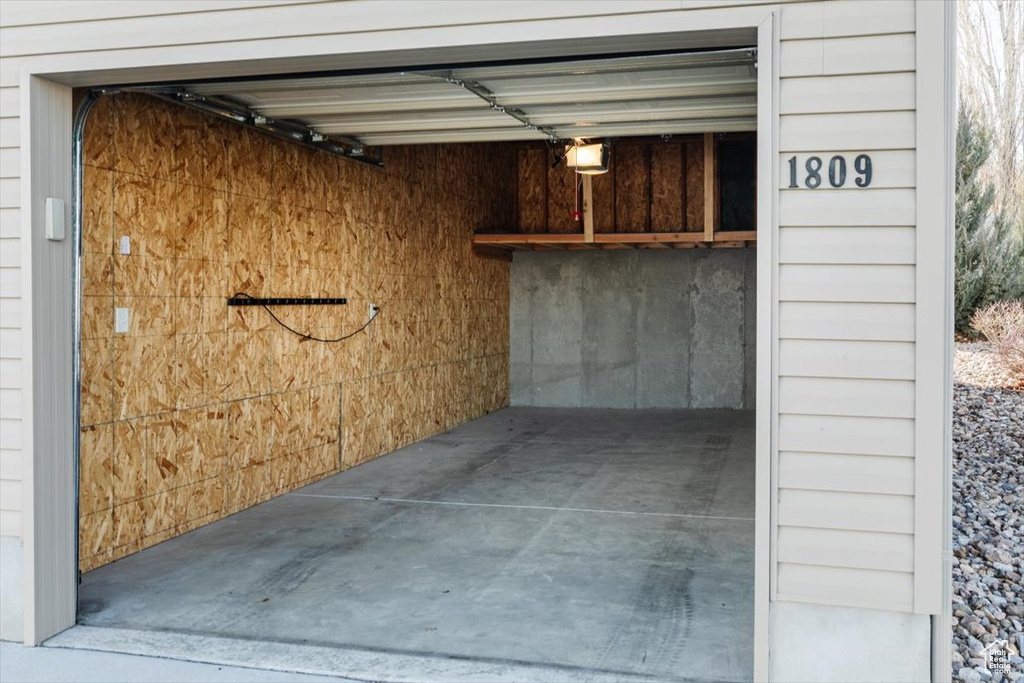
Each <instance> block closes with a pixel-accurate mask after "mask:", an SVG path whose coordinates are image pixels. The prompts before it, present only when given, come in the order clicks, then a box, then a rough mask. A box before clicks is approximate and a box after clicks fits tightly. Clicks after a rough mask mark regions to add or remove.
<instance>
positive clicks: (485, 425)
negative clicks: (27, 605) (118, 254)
mask: <svg viewBox="0 0 1024 683" xmlns="http://www.w3.org/2000/svg"><path fill="white" fill-rule="evenodd" d="M753 515H754V420H753V414H752V413H750V412H740V411H725V410H721V411H719V410H650V411H646V410H621V411H609V410H573V409H540V408H510V409H505V410H502V411H499V412H497V413H494V414H492V415H489V416H487V417H484V418H482V419H479V420H475V421H473V422H470V423H467V424H465V425H462V426H460V427H458V428H456V429H453V430H451V431H449V432H446V433H444V434H440V435H438V436H436V437H433V438H430V439H427V440H426V441H423V442H420V443H418V444H415V445H413V446H409V447H407V448H404V449H402V450H399V451H397V452H395V453H393V454H391V455H388V456H386V457H383V458H380V459H377V460H375V461H373V462H370V463H367V464H365V465H362V466H360V467H357V468H355V469H353V470H350V471H348V472H344V473H342V474H339V475H336V476H334V477H331V478H329V479H325V480H323V481H320V482H318V483H316V484H313V485H311V486H308V487H306V488H303V489H301V490H299V491H296V492H294V493H291V494H288V495H285V496H282V497H280V498H277V499H274V500H272V501H268V502H267V503H264V504H262V505H259V506H257V507H255V508H252V509H249V510H247V511H244V512H242V513H239V514H237V515H234V516H232V517H230V518H228V519H225V520H222V521H220V522H217V523H214V524H211V525H209V526H207V527H204V528H202V529H199V530H197V531H194V532H192V533H190V534H187V535H185V536H182V537H179V538H176V539H174V540H171V541H168V542H166V543H163V544H161V545H158V546H155V547H153V548H150V549H148V550H145V551H142V552H140V553H138V554H136V555H133V556H130V557H127V558H124V559H122V560H120V561H118V562H115V563H114V564H111V565H107V566H105V567H102V568H100V569H97V570H95V571H93V572H90V573H89V574H87V575H86V576H85V577H84V580H83V582H82V585H81V587H80V615H79V621H80V623H81V624H83V625H86V626H87V627H104V628H102V629H91V628H82V627H79V628H76V629H72V630H71V631H69V632H67V633H66V634H65V635H63V636H59V637H58V638H57V639H55V641H52V642H51V644H55V645H63V646H70V647H91V648H93V649H114V650H117V649H122V650H123V651H131V652H133V653H135V654H145V653H146V652H145V651H146V649H147V648H151V649H158V650H161V651H163V652H164V654H166V655H168V656H180V657H184V658H190V659H196V660H199V661H214V662H221V663H226V664H238V663H240V662H241V663H244V664H246V665H248V666H266V667H267V668H278V669H284V670H293V671H305V672H308V673H332V674H334V675H340V676H352V677H355V678H359V677H362V676H369V677H372V678H374V679H376V680H431V679H433V680H524V679H525V680H573V681H575V680H643V679H648V680H651V679H654V680H686V679H699V680H748V679H749V678H750V677H751V673H752V651H751V638H752V633H753V575H754V565H753V554H754V533H753V532H754V523H753ZM108 629H117V630H108ZM118 643H121V644H122V645H121V646H120V647H119V646H118V645H117V644H118ZM183 643H184V645H183ZM274 643H276V645H275V644H274ZM233 648H234V649H235V650H239V649H240V650H241V651H240V652H238V651H235V652H233V653H232V651H233ZM303 648H306V649H303ZM339 648H340V649H339ZM218 653H219V654H218ZM225 653H227V654H225ZM150 654H152V653H150ZM293 660H294V661H293Z"/></svg>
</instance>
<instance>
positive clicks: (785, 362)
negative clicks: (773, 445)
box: [773, 2, 916, 610]
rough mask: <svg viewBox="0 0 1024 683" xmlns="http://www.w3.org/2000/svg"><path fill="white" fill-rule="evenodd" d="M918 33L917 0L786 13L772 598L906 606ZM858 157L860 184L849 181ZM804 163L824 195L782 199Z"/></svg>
mask: <svg viewBox="0 0 1024 683" xmlns="http://www.w3.org/2000/svg"><path fill="white" fill-rule="evenodd" d="M913 30H914V5H913V3H912V2H871V3H856V6H855V7H854V6H852V5H849V4H847V3H835V4H833V5H819V4H814V5H808V6H793V7H785V8H783V12H782V21H781V35H782V41H783V42H782V45H781V47H780V64H779V69H780V74H781V82H780V85H779V113H780V120H779V132H780V140H779V156H778V168H779V178H780V185H781V187H782V188H783V189H782V190H781V192H780V197H779V244H778V253H779V272H778V292H779V323H778V332H779V342H778V372H779V379H778V381H779V385H778V393H777V394H776V396H777V401H778V402H777V406H778V413H779V422H778V437H777V447H778V455H777V461H776V469H775V472H776V482H775V483H776V486H777V488H778V490H777V499H776V508H775V516H774V521H773V525H774V533H775V557H774V561H775V563H776V565H775V575H774V578H775V583H774V592H775V594H776V596H777V597H778V598H779V599H781V600H796V601H804V602H817V603H826V604H839V605H851V606H860V607H882V608H885V609H904V610H909V609H911V608H912V602H913V600H912V599H913V571H914V459H913V456H914V420H913V418H914V334H915V329H914V328H915V325H914V315H915V312H914V301H915V291H916V289H915V287H916V285H915V258H916V253H915V233H914V223H915V220H916V217H915V208H916V206H915V202H916V190H915V184H916V163H915V162H916V159H915V157H916V155H915V152H914V146H915V134H916V129H915V125H916V122H915V111H914V109H915V88H916V83H915V73H914V69H915V44H914V34H913ZM858 34H862V35H858ZM823 36H824V38H823ZM864 153H867V154H870V155H871V158H872V167H873V168H872V170H873V175H872V182H871V185H870V187H868V188H861V187H858V186H857V185H855V184H854V182H853V179H854V178H855V177H856V175H855V174H854V169H853V168H852V165H853V162H854V159H855V158H856V157H857V156H858V155H860V154H864ZM812 154H813V155H818V156H820V158H821V159H822V163H823V166H824V168H823V173H822V178H823V183H822V187H821V188H819V189H814V190H810V189H806V188H803V187H801V188H798V189H788V188H787V185H788V184H789V178H790V159H791V158H792V157H794V156H796V157H797V162H796V163H797V172H798V177H797V182H798V184H801V185H802V184H803V180H804V178H805V176H806V170H805V167H804V163H805V162H806V159H807V157H808V156H810V155H812ZM832 155H842V156H843V157H844V158H845V160H846V163H847V166H848V175H847V182H846V184H845V185H844V186H843V187H842V188H830V187H829V185H828V183H827V182H826V181H825V179H826V178H827V176H826V175H825V173H827V168H828V163H829V160H830V158H831V156H832Z"/></svg>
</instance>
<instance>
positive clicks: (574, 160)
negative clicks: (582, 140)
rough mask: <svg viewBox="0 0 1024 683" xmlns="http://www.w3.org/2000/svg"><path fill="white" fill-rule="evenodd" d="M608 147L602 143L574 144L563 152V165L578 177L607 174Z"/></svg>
mask: <svg viewBox="0 0 1024 683" xmlns="http://www.w3.org/2000/svg"><path fill="white" fill-rule="evenodd" d="M608 156H609V147H608V145H607V144H605V143H603V142H595V143H593V144H590V145H581V144H579V143H575V144H573V145H572V146H570V147H568V148H567V149H566V151H565V163H566V165H568V166H569V168H572V169H575V171H576V172H577V173H579V174H580V175H601V174H602V173H607V172H608Z"/></svg>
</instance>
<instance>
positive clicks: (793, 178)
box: [789, 154, 871, 190]
mask: <svg viewBox="0 0 1024 683" xmlns="http://www.w3.org/2000/svg"><path fill="white" fill-rule="evenodd" d="M798 165H799V164H798V162H797V158H796V157H795V156H792V157H790V158H789V187H790V189H794V188H799V187H800V185H801V183H803V186H804V187H806V188H809V189H811V190H814V189H817V188H819V187H821V183H822V181H823V179H825V178H827V180H828V184H829V185H831V186H832V187H842V186H843V185H845V184H846V171H847V163H846V157H844V156H843V155H841V154H836V155H835V156H834V157H832V158H831V159H829V160H828V168H827V169H825V168H824V166H825V162H823V161H822V160H821V157H819V156H810V157H807V159H806V161H804V164H803V169H802V170H798ZM853 171H854V176H855V177H854V179H853V182H854V183H855V184H856V185H857V187H867V186H868V185H870V184H871V157H870V156H868V155H867V154H858V155H857V157H856V158H855V159H854V160H853ZM823 176H824V178H823Z"/></svg>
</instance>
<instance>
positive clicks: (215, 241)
mask: <svg viewBox="0 0 1024 683" xmlns="http://www.w3.org/2000/svg"><path fill="white" fill-rule="evenodd" d="M84 149H85V158H86V167H85V178H84V189H85V201H84V225H83V273H82V278H83V297H82V439H81V444H82V448H81V472H80V475H81V476H80V487H79V488H80V491H79V495H80V501H81V510H80V512H81V517H80V527H79V529H80V534H79V535H80V546H79V547H80V565H81V568H82V569H83V570H89V569H92V568H94V567H98V566H100V565H102V564H105V563H107V562H110V561H113V560H115V559H117V558H119V557H123V556H125V555H127V554H130V553H132V552H135V551H137V550H140V549H142V548H145V547H148V546H151V545H153V544H155V543H159V542H161V541H163V540H167V539H169V538H173V537H174V536H176V535H179V534H182V533H185V532H187V531H190V530H192V529H195V528H197V527H199V526H202V525H203V524H207V523H209V522H212V521H216V520H217V519H221V518H223V517H225V516H226V515H229V514H232V513H234V512H237V511H239V510H243V509H245V508H247V507H249V506H251V505H255V504H257V503H259V502H262V501H265V500H267V499H269V498H272V497H274V496H277V495H280V494H282V493H285V492H287V491H290V490H292V489H295V488H297V487H299V486H303V485H305V484H308V483H310V482H312V481H315V480H317V479H319V478H322V477H324V476H327V475H330V474H333V473H335V472H338V471H339V470H340V469H342V468H345V467H351V466H353V465H356V464H359V463H362V462H366V461H367V460H371V459H373V458H375V457H377V456H379V455H382V454H384V453H387V452H390V451H392V450H394V449H396V448H399V447H401V446H404V445H407V444H409V443H412V442H414V441H417V440H419V439H422V438H424V437H426V436H429V435H431V434H434V433H436V432H438V431H441V430H444V429H448V428H450V427H452V426H453V425H455V424H458V423H460V422H463V421H466V420H468V419H472V418H474V417H477V416H479V415H482V414H484V413H487V412H489V411H492V410H496V409H497V408H500V407H502V406H504V405H507V403H508V300H509V294H508V287H509V283H508V266H507V264H504V263H501V262H496V261H491V260H484V259H478V258H475V257H473V256H472V254H471V250H470V240H471V236H472V234H473V232H474V231H475V230H477V229H488V228H489V229H501V228H503V227H505V226H508V225H509V224H511V223H512V222H514V221H515V220H516V218H517V216H516V211H517V210H516V204H517V202H516V194H515V193H516V192H517V187H518V191H520V192H522V191H523V189H524V186H523V185H522V184H521V183H519V181H518V179H517V178H516V161H517V154H518V151H517V150H516V149H515V148H514V147H512V146H508V145H444V146H431V147H409V148H388V149H386V150H385V151H384V155H385V161H386V163H387V169H386V170H383V171H382V170H380V169H376V168H371V167H369V166H364V165H361V164H358V163H355V162H351V161H347V160H344V159H341V158H339V157H335V156H331V155H328V154H325V153H322V152H318V151H315V150H310V149H306V148H303V147H298V146H294V145H290V144H287V143H284V142H279V141H277V140H274V139H272V138H270V137H267V136H265V135H261V134H259V133H256V132H253V131H250V130H247V129H243V128H240V127H237V126H234V125H232V124H230V123H226V122H222V121H219V120H216V119H213V118H209V117H204V116H202V115H199V114H197V113H195V112H191V111H188V110H185V109H181V108H177V107H174V106H173V105H168V104H165V103H162V102H160V101H158V100H155V99H151V98H148V97H146V96H143V95H135V94H126V95H117V96H113V97H104V98H102V99H101V100H100V101H99V102H98V103H97V104H96V107H95V108H94V110H93V113H92V115H91V116H90V119H89V121H88V123H87V126H86V138H85V145H84ZM539 161H540V164H541V168H542V171H543V173H544V175H545V176H546V169H545V168H543V167H544V161H545V157H543V156H541V157H540V158H539ZM534 191H535V192H538V193H541V195H542V199H537V198H532V199H530V200H529V201H528V202H526V204H527V205H529V206H531V207H540V209H541V212H542V214H541V215H543V212H546V202H547V187H546V184H543V185H542V186H538V187H537V188H534ZM523 206H524V203H523V202H522V201H521V198H520V202H519V207H520V213H521V212H522V209H523ZM543 222H544V219H541V220H540V221H539V222H538V223H537V226H536V227H537V228H538V229H541V228H543V227H544V226H543ZM122 235H127V236H129V237H130V239H131V254H130V255H127V256H126V255H122V254H121V253H120V250H119V249H118V246H117V245H118V240H119V238H120V237H121V236H122ZM239 291H245V292H248V293H249V294H251V295H254V296H256V295H263V296H346V297H348V298H349V301H350V303H349V304H348V305H347V306H321V307H282V308H279V309H277V310H276V311H275V313H276V314H277V315H278V316H279V317H280V318H281V319H282V320H283V321H284V322H285V323H287V324H288V325H290V326H292V327H295V328H296V329H299V330H302V331H305V332H308V333H310V334H314V335H318V336H338V335H340V334H342V333H346V332H351V331H353V330H355V329H357V328H359V327H360V326H361V325H362V324H363V323H365V322H366V316H367V306H368V304H369V303H370V302H371V301H372V302H374V303H376V304H378V305H380V306H381V307H382V312H381V315H380V317H379V318H378V320H377V321H376V322H375V323H374V324H373V325H371V326H370V327H369V328H368V329H367V330H366V331H365V332H364V333H362V334H359V335H356V336H355V337H353V338H351V339H349V340H347V341H344V342H340V343H337V344H320V343H316V342H311V341H304V340H302V339H300V338H299V337H297V336H295V335H294V334H292V333H290V332H288V331H286V330H284V329H282V328H281V327H280V326H278V325H277V324H276V323H274V322H273V321H272V320H271V319H270V317H269V316H268V315H267V314H266V312H265V311H263V310H262V309H259V308H256V307H252V308H249V307H232V308H229V307H228V306H227V305H226V303H225V299H226V298H227V297H229V296H231V295H232V294H234V293H235V292H239ZM115 307H127V308H129V309H130V311H131V314H130V325H129V330H128V332H127V333H125V334H115V333H114V325H113V323H114V308H115Z"/></svg>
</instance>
